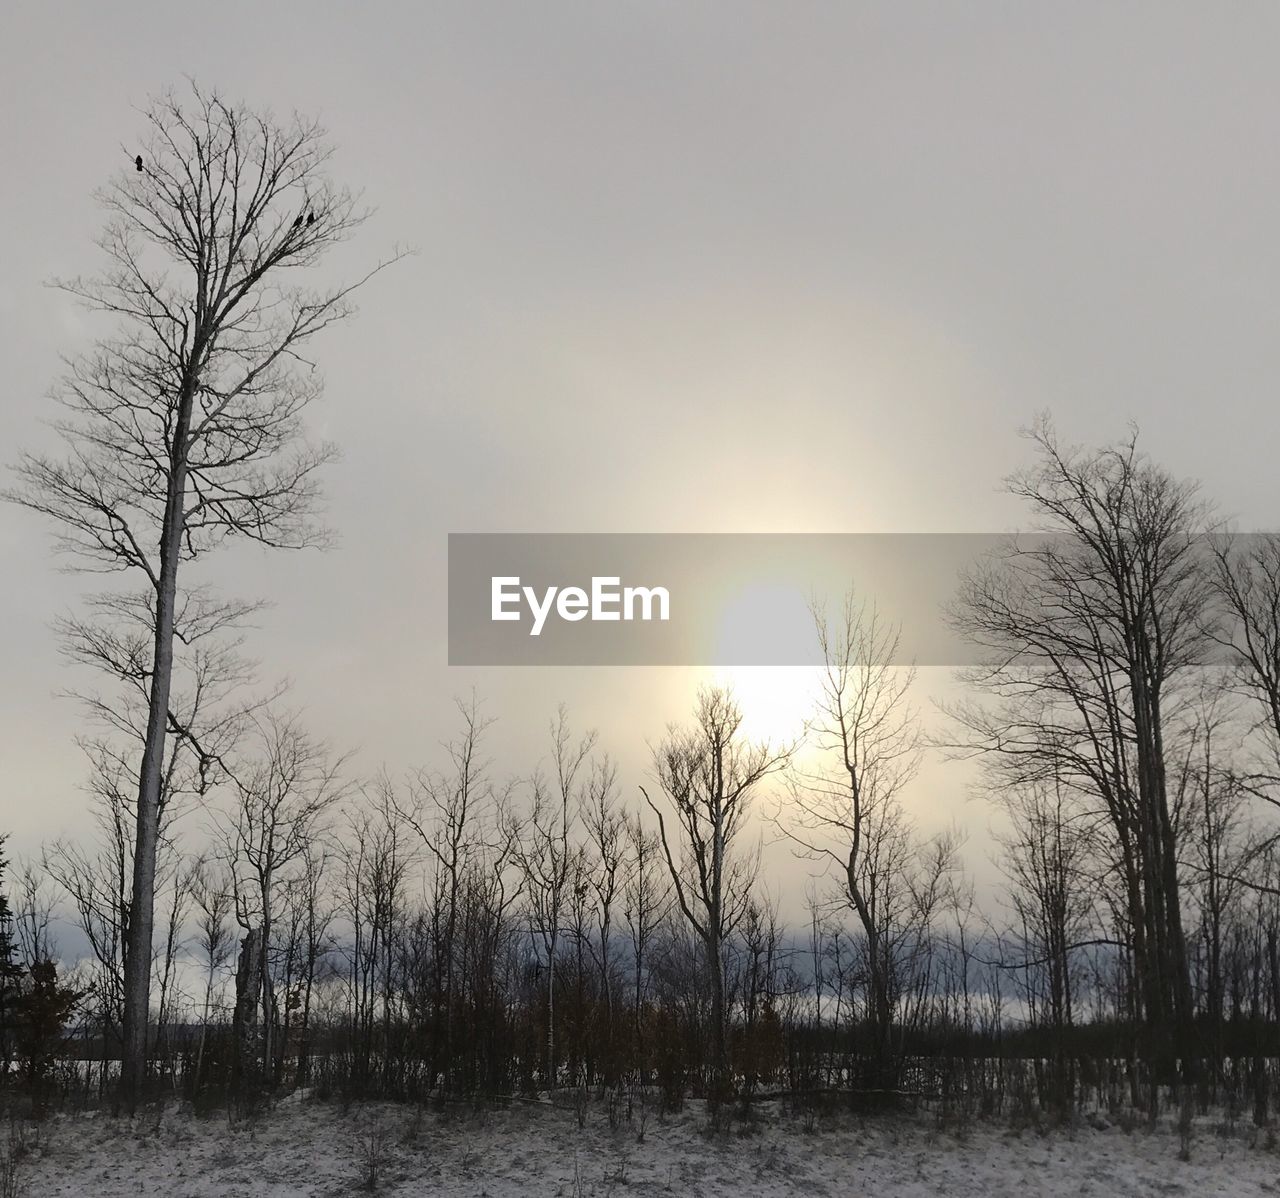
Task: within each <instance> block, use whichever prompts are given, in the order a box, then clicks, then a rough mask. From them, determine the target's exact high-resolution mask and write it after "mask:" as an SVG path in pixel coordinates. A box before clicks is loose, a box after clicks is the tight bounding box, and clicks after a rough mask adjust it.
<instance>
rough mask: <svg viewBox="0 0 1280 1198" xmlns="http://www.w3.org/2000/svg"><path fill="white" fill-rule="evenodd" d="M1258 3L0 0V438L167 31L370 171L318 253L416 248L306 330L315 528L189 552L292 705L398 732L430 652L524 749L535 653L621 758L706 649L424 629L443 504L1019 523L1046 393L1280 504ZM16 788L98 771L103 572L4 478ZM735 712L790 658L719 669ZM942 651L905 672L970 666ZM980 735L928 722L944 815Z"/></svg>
mask: <svg viewBox="0 0 1280 1198" xmlns="http://www.w3.org/2000/svg"><path fill="white" fill-rule="evenodd" d="M1278 50H1280V10H1277V9H1276V8H1275V7H1273V6H1269V5H1263V4H1221V5H1213V6H1209V5H1198V4H1174V3H1127V4H1124V5H1104V4H1093V3H1080V4H1069V5H1068V4H1036V3H1019V4H1012V3H985V4H979V5H954V4H931V3H914V4H909V5H904V4H897V3H892V4H890V3H885V4H874V5H868V4H854V3H847V4H816V3H799V4H787V5H782V4H774V5H767V4H753V3H728V2H724V3H698V4H687V3H684V4H674V3H672V4H667V3H652V2H650V3H616V4H608V5H602V4H598V3H585V2H584V3H576V4H571V3H547V4H538V5H529V4H516V3H506V4H492V3H483V2H475V0H468V2H466V3H450V4H428V3H415V4H369V5H363V6H359V7H358V8H357V7H354V6H350V5H344V4H333V3H325V2H322V0H312V2H310V3H307V4H305V5H302V4H289V3H281V4H273V5H270V6H262V5H250V4H239V3H234V2H228V3H221V4H219V5H218V6H217V7H216V9H213V10H209V12H207V13H205V14H203V15H202V16H201V18H200V19H198V20H196V19H186V17H185V14H184V12H183V11H182V10H181V9H180V8H176V7H175V6H174V5H172V4H165V5H161V4H158V3H154V4H153V3H130V4H127V5H111V6H102V5H98V4H88V3H85V4H59V3H48V4H40V5H35V4H21V5H13V6H10V7H9V8H8V9H7V10H6V15H5V35H4V38H3V44H2V45H0V109H2V110H3V112H4V113H5V116H4V117H3V118H0V158H2V160H3V162H4V163H5V167H4V169H3V171H0V210H2V211H3V213H4V216H5V220H4V227H3V230H2V231H0V254H2V257H0V264H2V266H3V269H0V359H2V360H3V362H4V368H5V369H4V381H3V390H2V391H0V451H2V452H0V462H3V463H5V464H8V463H11V462H12V461H13V460H14V459H15V458H16V456H17V453H18V450H19V449H20V448H36V447H40V446H42V445H45V444H47V440H48V433H47V432H46V431H45V430H44V428H43V426H42V423H41V422H42V420H44V419H47V418H48V417H49V416H50V415H51V414H52V406H51V405H50V404H49V403H48V401H47V400H46V398H45V393H46V391H47V389H48V387H49V385H50V384H51V383H52V382H53V380H54V379H55V377H56V376H57V374H58V372H59V359H60V356H61V355H74V354H75V353H77V352H78V351H80V350H82V349H84V348H85V347H86V346H87V345H88V344H89V340H90V338H91V337H93V336H94V335H100V334H102V333H104V332H106V331H108V330H107V329H106V328H105V327H103V326H102V325H101V324H98V323H96V322H95V319H94V318H90V317H88V316H86V315H85V314H83V313H81V312H79V311H77V310H76V309H75V308H74V307H73V306H72V304H71V303H70V301H68V299H67V298H66V297H65V296H63V295H61V294H60V293H58V292H56V291H52V290H49V289H47V288H46V287H44V286H43V283H44V282H45V281H46V280H48V279H49V278H50V277H52V276H58V275H70V274H76V273H89V272H92V270H93V269H94V268H95V266H96V265H97V264H98V261H99V260H98V256H97V251H96V250H95V248H94V246H93V244H92V238H93V235H94V233H95V231H96V229H97V228H98V226H99V224H100V213H99V212H98V210H97V209H96V208H95V205H94V202H93V199H92V192H93V190H94V188H95V187H97V186H99V185H100V184H102V183H103V182H105V180H106V179H107V178H108V176H109V175H110V174H111V172H113V171H115V170H117V169H119V167H120V166H121V163H122V161H124V158H125V157H126V156H127V155H131V153H132V150H131V149H129V148H128V147H130V146H131V145H132V144H133V139H134V138H135V137H136V135H137V132H138V131H139V129H140V126H141V121H140V118H139V116H138V112H137V109H138V108H140V107H141V106H142V105H144V104H145V102H146V99H147V97H148V95H149V94H151V93H154V92H157V91H159V90H161V89H163V88H165V87H168V86H170V85H175V84H181V82H182V79H183V76H184V75H189V76H191V77H193V78H195V79H197V80H198V81H200V82H201V84H202V85H204V86H206V87H216V88H219V89H221V90H222V91H224V92H225V93H227V94H228V95H229V96H233V97H237V98H240V99H243V100H245V101H247V102H249V103H251V104H253V105H255V106H259V105H260V106H269V107H272V108H274V109H275V110H276V111H277V112H279V113H287V112H289V111H291V110H294V109H296V110H299V111H301V112H304V113H308V114H312V115H317V116H319V117H320V118H321V119H322V120H323V121H324V123H325V124H326V125H327V126H328V128H329V130H330V134H331V137H332V139H333V141H334V143H335V144H336V146H337V151H338V152H337V155H336V157H335V159H334V163H333V173H334V175H335V177H336V178H337V179H339V180H341V181H345V182H349V183H351V184H352V185H353V186H355V187H357V188H360V189H362V190H363V192H364V195H365V198H366V199H367V200H368V202H369V203H370V204H371V205H373V206H374V207H375V209H376V212H375V214H374V215H373V217H372V218H371V219H370V220H369V222H368V223H367V224H366V226H365V227H364V229H363V230H362V231H361V233H360V235H359V237H358V239H357V240H356V241H355V242H353V243H352V244H351V245H350V246H347V247H344V248H343V250H342V256H341V258H340V259H339V264H340V265H342V266H349V267H350V269H351V270H352V271H353V272H354V271H355V270H356V269H358V268H359V267H360V266H361V265H364V264H368V263H370V262H372V261H374V260H376V259H377V258H378V257H380V256H381V255H383V254H385V253H386V252H387V251H389V250H390V249H391V248H392V247H393V246H396V245H398V244H410V245H412V246H413V247H414V248H415V249H416V251H417V253H416V254H415V256H413V257H412V258H410V259H408V260H406V261H404V262H401V263H399V264H398V265H397V266H396V267H395V268H394V269H393V270H390V271H388V272H386V273H385V274H384V275H382V276H380V277H379V278H378V279H376V280H375V282H374V283H373V284H372V285H370V286H369V287H368V288H367V290H366V291H364V292H363V293H362V295H361V298H360V308H361V311H360V315H359V317H358V318H357V319H356V320H355V321H353V322H351V323H349V324H347V325H344V326H342V327H339V328H335V329H333V330H331V331H330V332H329V333H327V334H326V335H325V337H324V338H323V340H322V341H318V342H317V343H316V346H315V351H316V357H317V359H318V361H319V363H320V365H321V366H322V368H323V370H324V372H325V376H326V380H327V393H326V397H325V398H324V399H323V400H322V401H321V403H320V404H319V405H318V406H317V407H316V408H315V409H313V412H314V416H313V423H312V427H313V429H314V431H315V432H316V433H317V434H319V435H322V436H325V437H329V438H332V439H334V440H335V441H337V442H338V443H339V444H340V446H341V447H342V450H343V457H342V460H341V461H340V462H339V463H337V464H336V465H334V466H333V467H331V468H330V469H329V471H328V473H327V476H326V491H327V495H328V519H329V521H330V523H331V524H332V526H333V527H334V528H335V530H336V531H337V534H338V538H337V544H336V546H335V547H334V548H333V549H331V550H330V551H328V552H326V553H310V554H301V555H284V556H282V555H280V554H266V553H264V552H260V551H257V550H252V549H237V550H233V551H228V552H226V553H225V554H223V555H221V556H220V557H219V558H218V559H217V560H216V561H215V562H213V563H211V564H210V566H209V572H210V577H212V578H215V579H217V580H218V581H219V582H220V583H221V584H222V585H223V586H224V587H225V588H226V589H228V590H230V591H232V592H233V593H237V594H241V595H249V596H261V597H265V598H267V599H269V600H271V601H272V603H273V604H274V607H273V608H272V609H271V610H270V611H269V612H268V613H267V614H266V615H265V616H264V617H263V618H262V620H261V621H260V625H259V627H258V628H257V629H256V630H255V631H254V632H253V634H252V636H251V640H250V648H251V650H252V652H253V653H254V655H255V656H257V657H258V658H259V660H260V662H261V668H262V674H263V676H264V678H267V679H274V678H280V677H286V676H287V677H288V678H290V679H291V680H292V692H291V694H292V699H293V701H294V702H295V703H296V704H298V705H300V706H303V707H305V709H306V711H307V713H308V720H309V722H310V723H311V725H312V726H313V727H314V728H315V729H316V731H317V732H318V733H320V734H321V735H324V736H326V737H329V738H330V739H331V740H332V741H333V742H334V744H335V745H336V746H338V747H341V748H344V749H346V748H352V749H355V750H357V758H356V760H357V762H358V763H359V767H360V768H361V769H365V770H373V769H375V768H377V767H378V766H379V765H386V766H387V767H388V768H389V769H390V770H392V771H393V772H397V771H400V770H403V769H406V768H408V767H410V766H412V765H416V764H423V763H429V762H431V761H434V760H436V759H437V758H438V750H437V745H438V743H439V742H440V741H441V740H442V739H443V738H445V737H447V736H449V735H450V734H451V733H452V732H453V721H452V719H451V714H450V713H451V705H452V701H453V697H454V696H455V695H465V694H468V693H470V692H471V691H472V690H473V689H474V691H475V692H476V693H477V694H478V695H479V696H480V697H481V698H482V699H483V701H484V703H485V705H486V709H487V710H488V711H489V713H490V714H491V715H493V716H496V717H498V720H499V723H498V725H497V726H496V728H495V732H494V742H493V746H492V747H493V752H494V756H495V757H496V758H498V759H499V761H500V762H501V763H502V765H503V766H504V767H505V768H508V769H510V770H511V771H513V772H516V771H523V770H527V769H529V768H531V767H532V765H533V764H534V763H535V762H536V760H537V757H538V755H539V754H541V753H542V752H543V751H544V748H545V744H546V740H547V738H546V727H547V723H548V721H549V719H550V718H551V716H552V715H553V713H554V711H555V708H556V705H557V704H558V703H559V702H561V701H563V702H565V703H566V704H567V705H568V707H569V710H570V713H571V716H572V717H573V719H574V721H575V722H576V723H577V724H578V725H579V726H580V727H589V726H595V727H598V728H599V729H600V734H601V741H602V744H603V745H605V746H606V747H607V748H609V750H610V751H611V752H612V753H613V755H614V756H615V757H616V758H617V759H618V760H619V762H620V763H621V764H622V766H623V785H624V790H625V792H626V793H627V795H628V797H633V796H634V794H635V787H636V785H637V784H638V783H639V782H640V781H642V780H643V779H644V768H645V762H646V758H647V749H646V744H648V743H652V742H654V741H656V739H657V738H658V737H659V736H661V734H662V732H663V729H664V727H665V725H666V724H667V722H668V721H670V720H672V719H678V718H681V717H682V716H684V715H685V714H686V713H687V712H688V710H689V708H690V706H691V702H692V698H693V692H694V689H695V687H696V685H697V683H698V681H699V679H700V678H701V677H702V676H703V675H702V674H701V673H700V672H699V671H697V670H694V669H688V670H685V669H646V668H629V669H580V670H569V669H558V670H557V669H523V670H521V669H502V668H485V669H479V668H477V669H461V668H453V669H451V668H449V667H448V666H447V664H446V633H447V628H446V621H445V555H446V548H447V541H446V538H447V535H448V534H449V533H451V532H579V531H581V532H680V531H696V532H999V531H1005V530H1009V529H1013V528H1016V527H1019V525H1020V522H1025V520H1026V517H1027V513H1026V512H1025V511H1023V510H1021V509H1020V508H1019V507H1018V505H1017V504H1016V503H1015V502H1014V501H1013V500H1011V499H1010V498H1009V497H1008V496H1006V495H1004V494H1003V493H1002V491H1001V485H1000V484H1001V479H1002V478H1003V477H1004V476H1005V475H1007V474H1008V473H1009V472H1010V471H1011V470H1013V469H1015V468H1017V467H1018V466H1019V465H1021V464H1023V463H1024V462H1025V461H1026V460H1027V455H1028V450H1027V446H1026V445H1025V443H1024V442H1022V441H1021V440H1020V439H1019V437H1018V430H1019V428H1020V427H1021V426H1024V425H1026V424H1027V423H1029V421H1030V420H1031V419H1032V417H1033V416H1034V415H1035V413H1036V412H1038V411H1040V410H1042V409H1049V410H1051V411H1052V412H1053V414H1054V417H1055V419H1056V421H1057V424H1058V427H1059V429H1060V430H1061V432H1062V434H1063V436H1064V437H1065V438H1066V439H1068V440H1082V441H1088V442H1094V443H1097V442H1104V441H1108V440H1110V439H1112V438H1115V437H1117V436H1119V435H1122V434H1123V433H1124V431H1125V428H1126V425H1127V423H1128V422H1131V421H1132V422H1136V423H1137V424H1138V425H1139V426H1140V428H1141V430H1142V441H1143V444H1144V445H1145V447H1146V448H1147V449H1148V450H1149V451H1150V452H1151V454H1152V455H1153V456H1154V457H1156V458H1157V459H1159V460H1160V461H1161V462H1162V463H1163V464H1164V465H1166V466H1167V467H1168V468H1169V469H1171V470H1172V471H1174V472H1175V473H1177V474H1180V475H1183V476H1188V477H1194V478H1198V479H1200V480H1201V481H1202V483H1203V485H1204V488H1205V491H1206V493H1207V494H1208V495H1210V496H1212V497H1213V498H1214V499H1215V500H1216V501H1217V502H1218V504H1219V506H1220V509H1221V511H1222V512H1223V513H1224V514H1225V515H1228V516H1231V517H1233V518H1235V519H1236V520H1237V521H1238V522H1239V525H1240V527H1242V528H1250V529H1253V528H1263V527H1270V526H1274V516H1275V510H1274V509H1275V503H1274V500H1275V493H1276V486H1275V446H1276V444H1277V441H1278V436H1280V405H1277V404H1276V402H1275V396H1274V380H1275V378H1276V377H1277V374H1278V371H1277V366H1278V365H1280V336H1277V333H1278V332H1280V329H1278V328H1277V325H1278V323H1280V306H1278V302H1277V301H1278V298H1280V293H1278V292H1277V279H1278V278H1280V273H1278V268H1280V239H1278V238H1277V237H1276V235H1275V221H1276V213H1277V212H1278V211H1280V155H1278V153H1277V149H1276V144H1277V140H1276V136H1275V133H1276V113H1277V111H1280V73H1277V72H1276V70H1275V62H1276V58H1277V51H1278ZM0 562H2V563H3V564H2V565H0V571H2V574H0V577H3V587H2V588H0V628H2V629H3V644H4V649H3V657H2V658H0V762H3V771H2V773H0V829H5V828H7V829H11V830H12V837H13V839H12V841H11V845H10V848H11V849H13V850H17V851H18V852H33V851H35V849H36V848H37V847H38V845H39V843H40V842H41V841H42V840H43V839H46V838H50V837H53V836H56V835H64V834H69V835H75V834H76V832H77V830H78V829H79V828H80V827H81V825H82V824H83V822H84V819H85V813H86V811H87V802H86V799H85V796H84V794H83V792H82V790H81V787H82V785H83V783H84V780H85V776H86V770H85V765H84V761H83V758H82V757H81V756H80V754H79V752H78V750H77V749H76V747H75V737H76V735H77V733H78V731H80V730H81V727H82V723H81V717H80V713H79V711H78V710H77V709H76V707H75V705H74V704H73V703H71V702H70V701H68V700H67V699H65V698H61V697H59V693H58V692H59V691H61V690H64V689H65V688H66V687H67V686H68V685H70V683H71V681H72V678H71V676H70V674H69V673H68V669H67V667H65V666H64V665H62V664H61V663H60V661H59V659H58V656H57V651H56V645H55V642H54V638H53V636H52V634H51V632H50V630H49V624H50V621H51V620H52V619H53V618H54V617H55V616H57V615H58V614H59V613H61V612H64V611H66V610H68V608H69V607H71V606H72V605H73V604H74V602H75V598H76V595H77V594H79V593H81V592H82V591H84V590H86V589H91V588H92V585H93V583H92V580H88V581H86V580H84V579H82V578H76V577H73V576H68V575H67V574H65V573H60V572H59V571H60V568H61V566H62V565H64V564H65V563H62V562H60V561H58V560H57V559H55V558H54V556H53V555H52V554H51V552H50V537H49V535H48V529H47V528H46V527H44V526H43V525H42V524H41V522H40V521H39V520H38V519H37V518H36V517H34V516H32V515H30V514H29V513H26V512H24V511H22V510H19V509H17V508H13V507H5V506H0ZM733 680H734V681H736V682H737V683H738V686H739V691H740V697H741V699H742V701H743V704H744V706H745V708H746V710H747V717H748V721H749V727H751V728H752V730H753V731H754V732H756V733H758V734H760V735H773V736H782V735H786V734H788V733H789V730H790V728H791V724H792V721H794V720H798V718H799V714H802V713H796V712H795V710H794V709H795V707H796V705H797V702H798V697H799V695H800V693H801V690H802V687H801V685H800V684H799V683H798V682H797V681H796V679H795V678H794V677H792V676H788V675H785V674H784V675H777V674H759V673H752V674H743V675H741V676H739V677H737V678H736V679H733ZM951 685H952V684H951V682H950V680H949V677H948V676H947V674H946V672H945V671H933V670H930V671H924V672H922V675H921V679H920V683H919V685H918V687H917V689H918V691H919V692H920V693H919V701H920V703H921V706H922V708H924V709H925V710H928V708H929V704H930V702H931V701H932V700H933V699H934V698H936V697H937V696H938V695H940V694H944V693H946V692H947V690H948V688H949V687H950V686H951ZM970 781H971V780H970V779H966V778H965V776H964V775H963V773H957V772H956V771H955V770H954V769H952V770H947V769H944V768H942V767H940V766H939V764H938V763H937V762H931V763H930V764H929V766H928V767H927V768H926V769H925V771H924V773H923V774H922V776H921V778H920V780H919V781H918V783H917V784H916V786H915V788H914V789H913V792H912V795H911V803H912V805H913V809H914V810H915V811H916V812H917V813H918V814H919V817H920V818H921V820H922V821H923V822H924V823H925V824H926V825H932V826H937V825H939V824H941V823H943V822H947V821H950V820H951V819H958V820H960V821H961V822H962V823H964V825H965V826H966V827H969V828H970V829H971V830H973V831H974V843H973V845H972V846H971V848H972V852H973V854H974V856H975V861H974V868H975V869H981V868H983V866H982V865H981V862H980V861H979V860H978V858H981V857H982V853H983V849H982V845H983V836H982V831H981V830H982V828H983V827H984V826H985V825H986V822H987V820H988V815H987V812H986V811H985V809H984V808H982V807H981V805H976V806H975V804H974V801H973V799H972V797H971V795H970V793H969V783H970Z"/></svg>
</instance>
